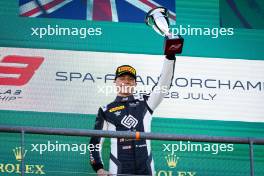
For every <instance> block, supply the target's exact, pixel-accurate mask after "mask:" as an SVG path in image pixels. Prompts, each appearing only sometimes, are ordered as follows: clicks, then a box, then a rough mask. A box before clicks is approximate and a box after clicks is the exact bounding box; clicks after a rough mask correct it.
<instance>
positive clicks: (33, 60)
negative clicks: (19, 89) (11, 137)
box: [0, 55, 44, 86]
mask: <svg viewBox="0 0 264 176" xmlns="http://www.w3.org/2000/svg"><path fill="white" fill-rule="evenodd" d="M43 60H44V58H43V57H28V56H15V55H10V56H6V57H4V58H3V60H2V61H1V62H0V74H16V75H19V77H18V78H14V77H8V76H5V77H3V76H1V77H0V85H11V86H22V85H25V84H26V83H28V82H29V80H30V79H31V78H32V76H33V75H34V73H35V71H36V70H37V69H38V68H39V66H40V65H41V64H42V62H43ZM3 64H5V65H9V66H2V65H3ZM12 64H13V65H14V64H26V66H25V67H21V66H13V65H12ZM11 65H12V66H11Z"/></svg>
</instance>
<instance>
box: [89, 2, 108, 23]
mask: <svg viewBox="0 0 264 176" xmlns="http://www.w3.org/2000/svg"><path fill="white" fill-rule="evenodd" d="M93 3H94V4H93V20H98V21H112V10H111V2H110V0H94V1H93Z"/></svg>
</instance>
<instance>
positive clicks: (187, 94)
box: [0, 48, 264, 122]
mask: <svg viewBox="0 0 264 176" xmlns="http://www.w3.org/2000/svg"><path fill="white" fill-rule="evenodd" d="M0 57H1V58H0V61H1V63H0V64H1V65H0V76H1V77H0V91H1V92H0V101H1V103H0V109H1V110H15V111H37V112H60V113H79V114H96V113H97V110H98V107H99V106H103V105H105V104H107V103H108V102H110V101H111V100H113V99H114V97H115V95H116V92H115V87H114V83H113V80H114V71H115V69H116V67H117V66H119V65H123V64H129V65H132V66H134V67H135V68H136V69H137V73H138V78H137V82H138V84H137V89H136V93H138V94H147V93H149V92H150V90H151V88H152V87H153V86H154V85H155V83H157V81H158V77H159V74H160V71H161V65H162V62H163V58H164V56H161V55H143V54H122V53H103V52H83V51H82V52H81V51H63V50H46V49H22V48H1V49H0ZM263 68H264V62H263V61H254V60H250V61H249V60H243V59H220V58H214V59H210V58H199V57H185V56H179V57H177V62H176V66H175V73H174V78H173V81H172V87H171V89H170V91H169V92H168V93H167V95H166V96H165V98H164V101H163V102H162V103H161V105H160V106H159V107H158V109H157V110H156V111H155V114H154V116H156V117H166V118H187V119H206V120H223V121H248V122H264V117H263V114H264V109H263V108H262V107H263V103H264V94H263V91H264V90H263V89H264V70H263Z"/></svg>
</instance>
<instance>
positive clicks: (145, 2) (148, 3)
mask: <svg viewBox="0 0 264 176" xmlns="http://www.w3.org/2000/svg"><path fill="white" fill-rule="evenodd" d="M139 1H141V2H143V3H144V4H146V5H148V6H150V7H151V8H155V7H157V6H156V5H155V4H152V3H151V2H149V1H148V0H139Z"/></svg>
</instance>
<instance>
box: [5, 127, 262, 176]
mask: <svg viewBox="0 0 264 176" xmlns="http://www.w3.org/2000/svg"><path fill="white" fill-rule="evenodd" d="M0 132H8V133H21V147H22V148H24V145H25V139H24V135H25V133H27V134H43V135H63V136H86V137H91V136H93V137H107V138H129V139H152V140H169V141H177V140H181V141H192V142H221V143H235V144H249V149H250V175H251V176H254V146H253V145H254V144H255V145H256V144H257V145H263V144H264V139H263V138H251V137H249V138H246V137H244V138H243V137H222V136H207V135H180V134H164V133H145V132H129V131H102V130H87V129H69V128H47V127H28V126H2V125H0ZM23 156H24V154H23V150H22V160H21V168H22V170H21V175H22V176H24V172H25V171H24V169H23V168H24V158H23Z"/></svg>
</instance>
